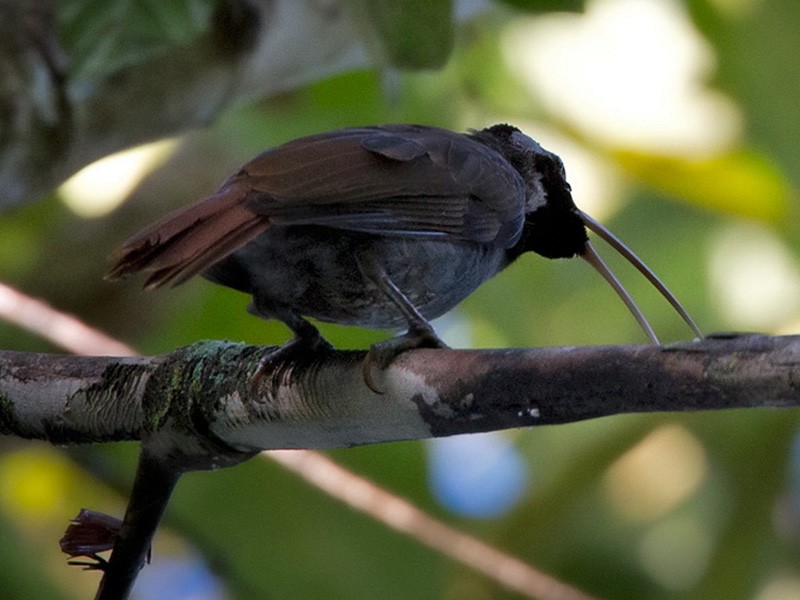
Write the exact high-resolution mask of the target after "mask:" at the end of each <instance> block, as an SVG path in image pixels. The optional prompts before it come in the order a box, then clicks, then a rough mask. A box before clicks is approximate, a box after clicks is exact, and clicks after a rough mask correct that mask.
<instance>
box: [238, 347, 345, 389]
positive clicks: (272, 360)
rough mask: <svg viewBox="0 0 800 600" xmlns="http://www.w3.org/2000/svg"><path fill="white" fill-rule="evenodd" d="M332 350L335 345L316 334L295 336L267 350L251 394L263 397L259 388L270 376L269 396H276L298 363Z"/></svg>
mask: <svg viewBox="0 0 800 600" xmlns="http://www.w3.org/2000/svg"><path fill="white" fill-rule="evenodd" d="M331 350H333V346H332V345H331V344H330V342H328V341H327V340H326V339H325V338H323V337H322V336H321V335H315V336H310V337H295V338H294V339H291V340H289V341H288V342H286V343H285V344H284V345H283V346H280V347H279V348H275V349H273V350H270V351H269V352H266V353H265V354H264V356H262V357H261V360H259V361H258V366H257V367H256V371H255V373H253V378H252V380H251V381H250V394H251V396H252V397H253V398H256V399H260V398H261V396H260V395H259V390H260V388H261V384H262V381H263V379H264V378H265V377H267V376H269V378H270V380H271V383H270V392H269V397H274V396H275V393H276V392H277V388H278V387H279V386H280V385H283V384H286V383H288V382H289V381H290V376H291V373H292V372H293V371H294V369H295V368H296V367H297V366H298V365H301V364H304V363H309V362H311V361H312V360H314V359H316V358H319V356H320V355H321V354H323V353H327V352H329V351H331ZM276 369H280V372H279V373H275V371H276ZM287 376H288V378H287Z"/></svg>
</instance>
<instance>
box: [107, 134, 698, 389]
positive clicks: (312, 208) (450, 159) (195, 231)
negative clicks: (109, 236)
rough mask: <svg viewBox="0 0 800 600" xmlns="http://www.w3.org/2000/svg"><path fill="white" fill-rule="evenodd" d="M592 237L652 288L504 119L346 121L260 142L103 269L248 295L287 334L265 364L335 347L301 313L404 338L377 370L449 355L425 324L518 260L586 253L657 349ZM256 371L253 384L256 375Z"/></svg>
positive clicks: (378, 357)
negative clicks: (415, 352) (465, 123)
mask: <svg viewBox="0 0 800 600" xmlns="http://www.w3.org/2000/svg"><path fill="white" fill-rule="evenodd" d="M588 231H591V232H593V233H595V234H596V235H598V236H599V237H600V238H601V239H603V240H605V241H606V242H607V243H609V244H610V245H611V246H612V247H613V248H614V249H615V250H617V251H618V252H619V253H621V254H622V256H623V257H624V258H625V259H626V260H628V261H629V262H631V263H632V264H633V265H634V266H635V267H636V268H637V269H638V270H639V271H640V272H641V273H642V274H644V276H645V277H647V279H648V280H649V281H650V282H651V283H652V284H653V285H654V286H655V287H656V288H657V289H658V290H659V292H661V294H662V295H663V296H664V297H665V298H666V299H667V300H668V301H669V303H670V304H671V305H672V306H673V307H674V308H675V310H676V311H677V312H678V313H679V314H680V316H681V317H682V318H683V320H684V321H685V322H686V323H687V324H688V325H689V327H690V328H691V329H692V331H693V332H694V333H695V335H696V336H697V337H702V333H701V332H700V329H699V328H698V327H697V325H696V324H695V323H694V321H693V320H692V319H691V317H690V316H689V315H688V313H687V312H686V310H685V309H684V308H683V307H682V306H681V304H680V303H679V302H678V300H677V299H676V298H675V296H674V295H673V294H672V293H671V292H670V291H669V290H668V289H667V287H666V286H665V285H664V284H663V283H662V282H661V281H660V280H659V279H658V277H657V276H656V275H655V274H654V273H653V271H652V270H651V269H649V267H647V266H646V265H645V264H644V263H643V262H642V261H641V260H640V259H639V258H638V257H637V256H636V255H635V254H634V253H633V252H632V251H631V250H630V249H628V248H627V246H625V245H624V244H623V243H622V242H621V241H620V240H619V239H618V238H617V237H616V236H614V235H613V234H612V233H611V232H610V231H608V230H607V229H606V228H605V227H603V226H602V225H601V224H600V223H599V222H598V221H596V220H595V219H593V218H592V217H590V216H589V215H588V214H586V213H585V212H583V211H581V210H580V209H579V208H578V207H577V206H576V205H575V203H574V201H573V198H572V192H571V188H570V185H569V183H568V182H567V178H566V174H565V169H564V164H563V162H562V161H561V159H560V158H559V157H558V155H556V154H554V153H552V152H550V151H548V150H546V149H544V148H543V147H542V146H541V145H540V144H539V143H538V142H536V141H535V140H533V139H532V138H531V137H529V136H528V135H526V134H525V133H523V132H522V131H520V130H519V129H518V128H517V127H514V126H512V125H508V124H498V125H493V126H491V127H487V128H484V129H480V130H470V131H468V132H466V133H459V132H454V131H450V130H447V129H443V128H439V127H433V126H426V125H414V124H395V125H375V126H362V127H349V128H344V129H338V130H335V131H329V132H325V133H318V134H314V135H310V136H306V137H302V138H299V139H296V140H293V141H289V142H287V143H284V144H282V145H279V146H277V147H275V148H272V149H268V150H266V151H264V152H262V153H261V154H259V155H258V156H256V157H255V158H253V159H252V160H251V161H249V162H248V163H246V164H245V165H244V166H243V167H241V169H239V171H237V172H236V173H234V174H233V175H231V176H230V177H229V178H228V179H227V180H226V181H225V182H224V183H223V184H222V185H221V187H220V188H219V189H218V190H217V191H216V192H215V193H214V194H212V195H211V196H208V197H206V198H203V199H201V200H199V201H196V202H194V203H193V204H189V205H188V206H185V207H183V208H179V209H177V210H175V211H174V212H172V213H170V214H168V215H167V216H165V217H163V218H162V219H160V220H159V221H157V222H156V223H154V224H152V225H150V226H149V227H147V228H145V229H144V230H142V231H141V232H139V233H137V234H135V235H134V236H132V237H131V238H130V239H128V240H127V241H125V242H124V243H123V244H122V246H121V248H120V249H119V250H118V251H117V253H116V255H115V263H114V265H113V266H112V268H111V270H110V271H109V273H108V278H110V279H118V278H122V277H126V276H129V275H131V274H134V273H137V272H146V273H147V274H148V277H147V279H146V282H145V287H147V288H156V287H161V286H171V285H178V284H180V283H183V282H185V281H186V280H188V279H190V278H191V277H193V276H195V275H202V276H203V277H205V278H206V279H208V280H210V281H212V282H214V283H217V284H220V285H223V286H227V287H229V288H233V289H235V290H239V291H241V292H244V293H246V294H249V295H250V296H251V297H252V301H251V302H250V305H249V307H248V310H249V311H250V312H251V313H253V314H254V315H256V316H258V317H262V318H264V319H277V320H279V321H282V322H283V323H284V324H285V325H286V326H287V327H288V328H289V329H290V330H291V331H292V333H293V334H294V337H293V339H292V340H290V341H289V342H287V343H285V344H284V345H283V346H281V347H279V348H277V349H275V350H272V351H270V352H268V353H267V354H266V355H265V356H264V357H263V358H262V360H261V363H260V367H259V369H258V375H259V377H260V375H263V373H264V372H266V371H267V370H268V369H269V368H270V365H274V364H277V362H276V361H278V360H279V359H281V360H293V361H299V360H303V359H304V357H306V358H307V357H309V356H313V355H316V354H318V353H320V352H324V351H326V350H329V349H330V348H331V345H330V344H329V343H328V342H327V341H326V340H325V339H324V338H323V337H322V335H321V334H320V332H319V330H318V329H317V327H316V326H315V325H313V324H312V323H311V322H310V321H309V320H308V318H313V319H316V320H318V321H324V322H331V323H338V324H344V325H354V326H360V327H368V328H377V329H391V330H402V329H405V333H402V334H400V335H397V336H395V337H392V338H390V339H388V340H384V341H381V342H377V343H375V344H373V345H372V346H371V347H370V349H369V351H368V352H367V355H366V358H365V360H364V374H365V381H366V382H367V385H368V386H369V387H370V388H371V389H373V390H374V391H379V390H378V389H377V386H375V385H374V381H373V378H372V376H371V373H372V369H373V368H378V369H383V368H386V367H387V366H388V365H389V364H391V362H392V361H393V360H394V359H395V358H396V357H397V356H398V355H399V354H401V353H402V352H405V351H406V350H409V349H413V348H421V347H432V348H445V347H446V345H445V344H444V342H443V341H442V340H441V339H440V338H439V337H438V335H437V334H436V332H435V331H434V329H433V327H432V326H431V324H430V321H431V320H432V319H435V318H436V317H439V316H441V315H443V314H445V313H447V312H448V311H450V310H451V309H453V308H454V307H455V306H456V305H457V304H459V303H460V302H461V301H462V300H464V299H465V298H466V297H467V296H469V295H470V294H472V292H474V291H475V290H476V289H477V288H478V287H479V286H480V285H481V284H482V283H484V282H485V281H486V280H488V279H490V278H491V277H493V276H494V275H496V274H497V273H499V272H501V271H502V270H503V269H505V268H506V267H507V266H508V265H510V264H511V263H513V262H514V261H515V260H516V259H517V258H518V257H520V256H521V255H522V254H525V253H527V252H534V253H536V254H539V255H541V256H543V257H546V258H550V259H556V258H572V257H580V258H582V259H584V260H585V261H586V262H588V263H589V264H590V265H591V266H592V267H593V268H594V269H596V270H597V271H598V272H599V273H600V274H601V275H602V276H603V277H604V278H605V279H606V281H608V283H609V284H610V285H611V287H612V288H613V289H614V290H615V292H616V293H617V294H618V295H619V297H620V298H621V299H622V301H623V302H624V304H625V305H626V306H627V307H628V309H629V310H630V312H631V313H632V314H633V316H634V317H635V319H636V320H637V322H638V323H639V325H640V326H641V327H642V329H643V331H644V332H645V334H646V335H647V337H648V338H649V339H650V341H651V342H652V343H654V344H658V343H659V341H658V338H657V337H656V334H655V333H654V331H653V328H652V327H651V326H650V324H649V323H648V321H647V319H646V318H645V316H644V314H643V313H642V311H641V310H640V309H639V308H638V307H637V305H636V303H635V302H634V301H633V299H632V298H631V296H630V295H629V294H628V292H627V291H626V290H625V289H624V288H623V286H622V285H621V284H620V283H619V281H618V280H617V278H616V277H615V276H614V274H613V273H612V272H611V270H610V269H609V268H608V266H607V265H606V263H605V262H604V261H603V259H602V258H601V257H600V255H599V254H598V253H597V252H596V250H595V249H594V247H593V245H592V244H591V243H590V241H589V237H588ZM256 379H258V378H256Z"/></svg>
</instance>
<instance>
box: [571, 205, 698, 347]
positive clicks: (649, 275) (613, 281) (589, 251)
mask: <svg viewBox="0 0 800 600" xmlns="http://www.w3.org/2000/svg"><path fill="white" fill-rule="evenodd" d="M581 218H582V220H583V223H584V225H586V228H587V229H589V230H590V231H592V232H593V233H596V234H597V235H598V236H600V237H601V238H602V239H603V240H605V241H606V242H607V243H608V245H610V246H611V247H612V248H614V250H616V251H617V252H619V253H620V254H621V255H622V256H623V257H624V258H625V260H627V261H628V262H629V263H631V264H632V265H633V266H634V267H636V269H637V270H638V271H639V272H640V273H641V274H642V275H644V277H645V278H646V279H647V280H648V281H649V282H650V283H651V284H652V285H653V287H655V288H656V289H657V290H658V291H659V292H660V293H661V295H662V296H664V298H665V299H666V300H667V302H669V303H670V305H671V306H672V307H673V308H674V309H675V311H676V312H677V313H678V314H679V315H680V316H681V318H682V319H683V320H684V322H685V323H686V324H687V325H688V326H689V328H690V329H691V330H692V331H693V332H694V334H695V335H696V336H697V337H698V338H701V339H702V338H703V333H702V332H701V331H700V328H699V327H698V326H697V324H696V323H695V322H694V320H692V318H691V317H690V316H689V313H687V312H686V309H685V308H683V306H682V305H681V303H680V302H678V299H677V298H676V297H675V296H674V295H673V294H672V292H670V291H669V289H667V286H666V285H664V283H663V282H662V281H661V280H660V279H659V278H658V276H657V275H656V274H655V273H653V271H652V270H651V269H650V267H648V266H647V265H646V264H645V263H644V262H642V260H641V259H640V258H639V257H638V256H636V254H634V253H633V251H632V250H631V249H630V248H628V247H627V246H626V245H625V244H623V243H622V241H621V240H620V239H619V238H617V237H616V236H615V235H614V234H613V233H611V232H610V231H609V230H608V229H606V228H605V227H603V226H602V225H601V224H600V223H599V222H597V221H595V220H594V219H593V218H592V217H590V216H589V215H587V214H586V213H585V212H581ZM581 257H582V258H583V259H584V260H585V261H586V262H588V263H589V264H590V265H592V267H593V268H594V269H595V270H596V271H597V272H598V273H600V275H602V276H603V278H604V279H605V280H606V281H607V282H608V283H609V284H610V285H611V287H612V288H614V291H616V292H617V295H619V297H620V298H621V299H622V301H623V302H624V303H625V306H627V307H628V310H630V311H631V314H633V316H634V318H635V319H636V321H637V322H638V323H639V325H640V326H641V328H642V329H643V330H644V332H645V333H646V334H647V337H648V338H650V340H651V341H652V342H653V343H654V344H658V338H657V337H656V335H655V333H654V332H653V328H652V327H651V326H650V323H648V322H647V319H646V318H645V316H644V314H643V313H642V311H641V310H640V309H639V307H638V306H637V305H636V303H635V302H634V301H633V298H631V296H630V294H628V292H627V291H626V290H625V288H623V287H622V284H621V283H620V282H619V280H618V279H617V278H616V277H615V276H614V274H613V273H612V272H611V269H609V268H608V265H606V263H605V262H603V259H602V258H600V255H599V254H597V252H596V251H595V249H594V248H593V247H592V246H591V244H589V243H588V242H587V243H586V250H585V251H584V253H583V254H582V255H581Z"/></svg>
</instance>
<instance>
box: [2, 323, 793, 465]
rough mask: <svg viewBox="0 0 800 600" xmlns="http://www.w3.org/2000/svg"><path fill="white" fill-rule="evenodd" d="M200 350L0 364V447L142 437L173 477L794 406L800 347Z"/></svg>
mask: <svg viewBox="0 0 800 600" xmlns="http://www.w3.org/2000/svg"><path fill="white" fill-rule="evenodd" d="M265 351H268V349H267V348H264V347H258V346H246V345H242V344H232V343H227V342H199V343H197V344H194V345H192V346H188V347H186V348H181V349H178V350H176V351H174V352H172V353H170V354H166V355H162V356H157V357H142V358H129V357H126V358H109V357H75V356H61V355H47V354H32V353H20V352H0V434H6V435H15V436H19V437H24V438H37V439H46V440H49V441H51V442H53V443H57V444H76V443H86V442H95V441H110V440H142V441H143V442H144V445H145V446H146V447H148V448H149V449H150V451H151V452H154V453H155V454H156V455H160V456H165V455H171V456H175V457H176V459H177V458H178V457H179V460H178V462H179V464H180V465H181V468H184V469H193V468H199V469H202V468H212V467H216V466H224V465H226V464H233V463H236V462H240V461H241V460H242V458H243V456H244V455H249V454H250V453H253V452H256V451H258V450H266V449H290V448H334V447H348V446H354V445H361V444H370V443H380V442H388V441H394V440H407V439H421V438H430V437H439V436H447V435H455V434H461V433H470V432H478V431H491V430H498V429H506V428H513V427H527V426H534V425H550V424H557V423H569V422H572V421H579V420H583V419H589V418H594V417H601V416H607V415H614V414H621V413H632V412H658V411H698V410H717V409H732V408H754V407H773V408H774V407H792V406H798V405H800V336H786V337H769V336H763V335H741V336H725V337H712V338H708V339H706V340H702V341H695V342H685V343H678V344H672V345H669V346H664V347H656V346H609V347H557V348H529V349H510V350H413V351H409V352H407V353H405V354H403V355H401V356H400V357H399V358H398V359H397V360H396V361H395V362H394V363H393V364H392V365H391V366H390V367H389V368H388V369H387V370H386V371H383V372H379V373H375V374H374V375H373V379H374V381H375V383H376V384H377V385H378V386H379V387H380V388H381V390H382V391H383V393H380V394H379V393H375V392H373V391H371V390H370V389H369V388H368V387H367V386H366V385H365V383H364V379H363V371H362V360H363V358H364V356H365V354H364V352H346V351H331V352H327V353H324V354H322V355H319V356H312V357H309V358H308V359H307V360H305V361H304V362H303V364H286V363H282V364H276V365H275V368H274V369H273V370H272V372H271V373H270V374H269V375H268V376H266V377H264V378H263V380H261V382H260V384H259V386H258V389H257V390H252V376H253V373H254V372H255V371H256V369H257V368H258V363H259V359H260V357H261V356H263V354H264V352H265Z"/></svg>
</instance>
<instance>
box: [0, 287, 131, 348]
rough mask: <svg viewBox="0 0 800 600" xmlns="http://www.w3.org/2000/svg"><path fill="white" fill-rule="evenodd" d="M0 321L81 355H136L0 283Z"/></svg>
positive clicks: (123, 346)
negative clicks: (0, 319)
mask: <svg viewBox="0 0 800 600" xmlns="http://www.w3.org/2000/svg"><path fill="white" fill-rule="evenodd" d="M0 318H2V319H5V320H6V321H8V322H9V323H13V324H14V325H17V326H18V327H20V328H22V329H27V330H28V331H31V332H33V333H35V334H36V335H39V336H41V337H43V338H44V339H46V340H47V341H49V342H52V343H53V344H55V345H56V346H60V347H62V348H64V349H65V350H69V351H70V352H72V353H73V354H79V355H81V356H136V350H134V349H133V348H131V347H130V346H127V345H126V344H123V343H122V342H119V341H117V340H115V339H114V338H112V337H109V336H108V335H106V334H105V333H103V332H102V331H99V330H97V329H95V328H93V327H90V326H89V325H86V324H85V323H83V322H82V321H80V320H79V319H77V318H76V317H73V316H72V315H68V314H66V313H63V312H61V311H59V310H56V309H55V308H53V307H51V306H50V305H48V304H46V303H45V302H42V301H41V300H37V299H36V298H31V297H30V296H28V295H26V294H23V293H22V292H20V291H19V290H16V289H15V288H13V287H11V286H9V285H6V284H4V283H0Z"/></svg>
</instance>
